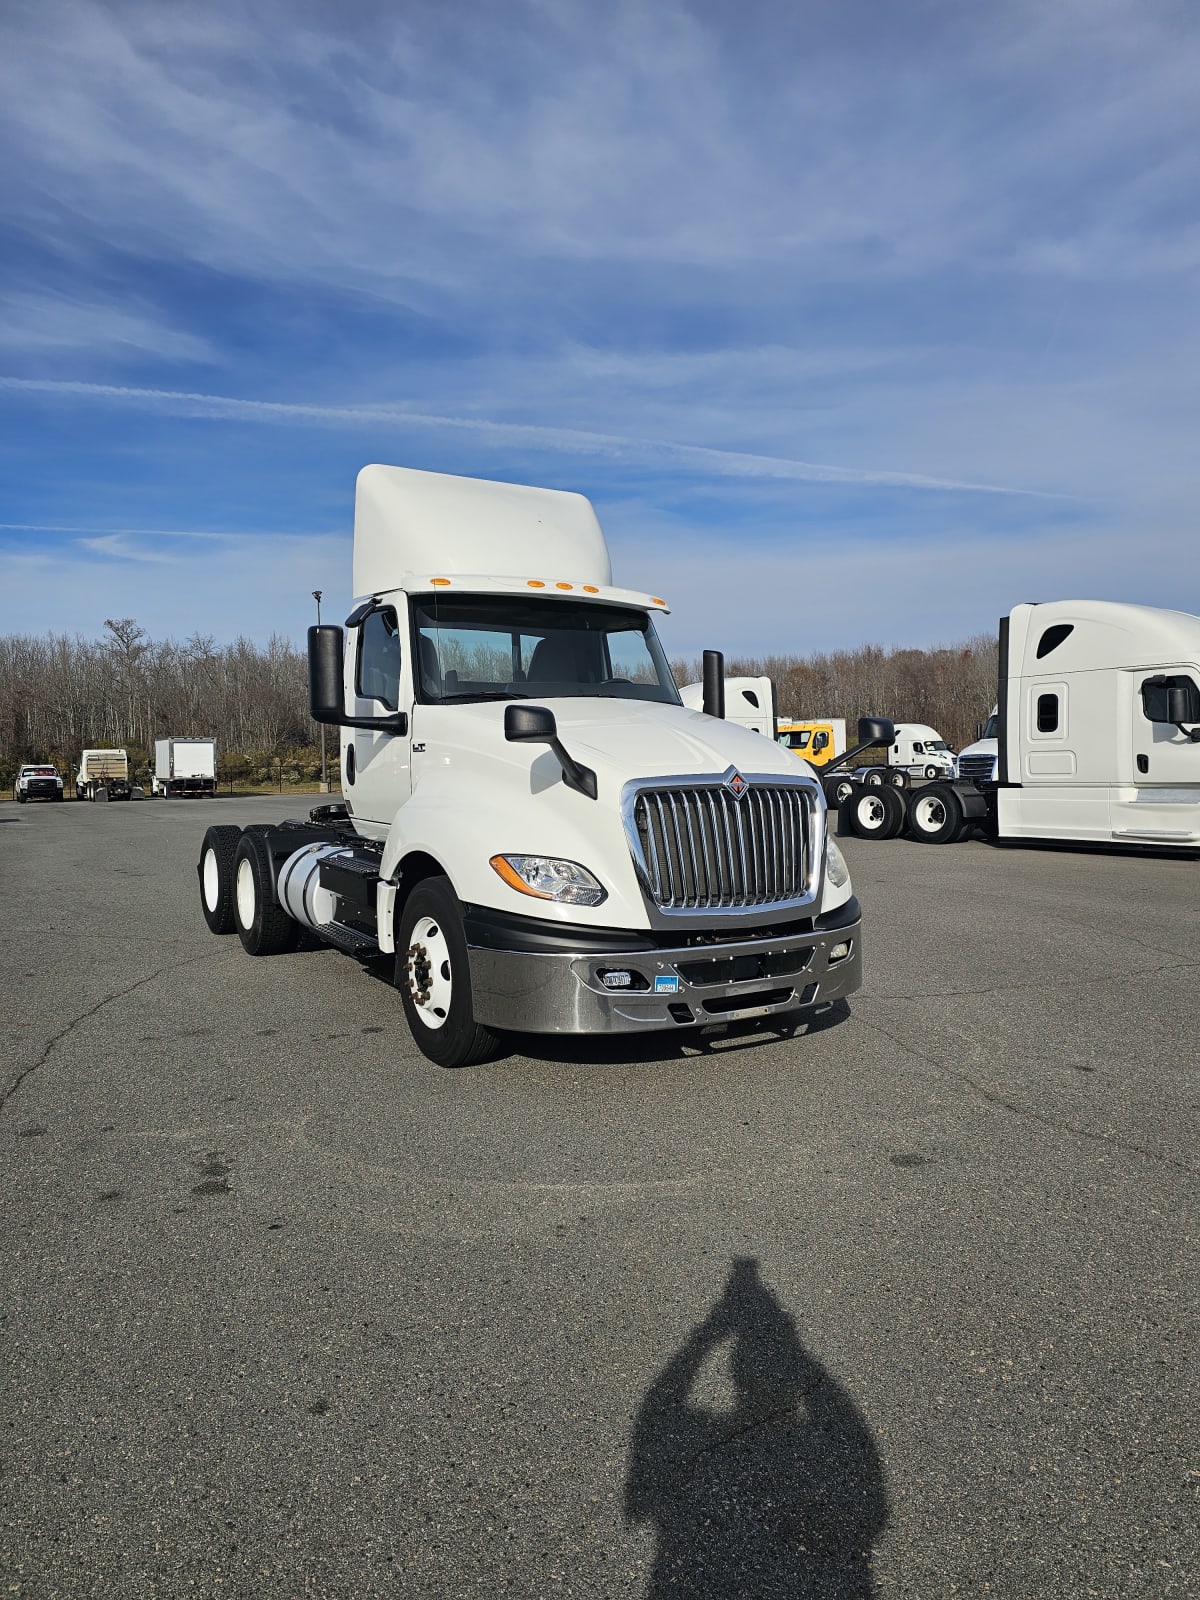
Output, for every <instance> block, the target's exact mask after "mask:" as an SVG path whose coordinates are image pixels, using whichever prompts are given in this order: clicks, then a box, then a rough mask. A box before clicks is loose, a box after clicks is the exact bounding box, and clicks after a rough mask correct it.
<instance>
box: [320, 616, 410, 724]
mask: <svg viewBox="0 0 1200 1600" xmlns="http://www.w3.org/2000/svg"><path fill="white" fill-rule="evenodd" d="M343 648H344V646H343V640H342V630H341V629H340V628H338V627H335V626H334V625H333V623H330V622H327V623H322V625H321V626H320V627H314V628H310V629H309V630H308V714H309V716H310V717H312V719H313V721H314V722H328V723H332V724H333V726H334V727H337V728H367V729H369V730H370V731H371V732H372V733H407V732H408V713H407V712H405V711H393V712H391V713H390V714H389V715H387V716H383V717H348V716H347V715H346V704H345V700H344V698H343V693H342V652H343Z"/></svg>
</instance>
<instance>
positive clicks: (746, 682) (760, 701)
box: [679, 678, 778, 739]
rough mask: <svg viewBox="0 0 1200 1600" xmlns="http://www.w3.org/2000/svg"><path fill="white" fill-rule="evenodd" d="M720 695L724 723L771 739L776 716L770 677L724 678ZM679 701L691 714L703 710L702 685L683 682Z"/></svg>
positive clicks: (773, 691) (773, 687) (773, 688)
mask: <svg viewBox="0 0 1200 1600" xmlns="http://www.w3.org/2000/svg"><path fill="white" fill-rule="evenodd" d="M723 692H724V695H725V709H724V711H723V712H722V713H721V714H722V716H723V717H724V718H725V720H726V722H736V723H737V725H738V727H739V728H749V729H750V730H751V732H752V733H761V734H762V735H763V737H764V738H767V739H774V737H775V728H776V724H777V722H778V717H777V716H776V712H775V685H774V683H773V682H772V681H771V679H770V678H726V679H725V680H724V689H723ZM679 698H680V699H681V700H682V701H683V703H684V705H685V706H687V708H688V709H689V710H690V711H700V710H702V709H703V705H704V685H703V684H702V683H685V684H684V686H683V688H682V689H681V690H680V691H679Z"/></svg>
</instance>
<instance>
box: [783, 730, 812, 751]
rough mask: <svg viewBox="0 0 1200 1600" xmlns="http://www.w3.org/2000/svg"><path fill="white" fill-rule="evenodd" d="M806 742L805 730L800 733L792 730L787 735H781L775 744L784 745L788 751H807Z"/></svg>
mask: <svg viewBox="0 0 1200 1600" xmlns="http://www.w3.org/2000/svg"><path fill="white" fill-rule="evenodd" d="M808 740H809V732H808V730H807V729H805V730H804V732H802V733H801V732H797V731H796V730H794V729H793V730H791V731H789V732H787V733H781V734H780V735H779V737H778V739H777V740H776V741H775V742H776V744H782V745H786V746H787V748H788V749H789V750H807V749H808Z"/></svg>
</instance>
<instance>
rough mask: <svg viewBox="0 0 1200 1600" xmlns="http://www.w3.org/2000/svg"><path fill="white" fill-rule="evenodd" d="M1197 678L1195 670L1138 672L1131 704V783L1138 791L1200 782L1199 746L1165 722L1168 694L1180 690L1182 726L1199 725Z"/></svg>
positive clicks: (1189, 668) (1198, 676)
mask: <svg viewBox="0 0 1200 1600" xmlns="http://www.w3.org/2000/svg"><path fill="white" fill-rule="evenodd" d="M1198 678H1200V673H1198V672H1197V670H1196V668H1195V667H1177V668H1175V669H1174V670H1173V671H1172V670H1167V671H1161V672H1141V673H1138V675H1137V679H1136V692H1135V695H1134V702H1133V765H1134V774H1133V781H1134V783H1136V784H1137V785H1138V787H1139V788H1143V789H1144V788H1154V787H1162V786H1166V787H1168V788H1171V787H1177V786H1178V785H1180V784H1197V783H1200V745H1198V744H1193V743H1192V741H1191V740H1190V739H1189V738H1188V736H1187V734H1186V733H1183V732H1181V731H1180V729H1179V728H1177V727H1176V726H1175V724H1174V723H1173V722H1168V721H1167V720H1166V718H1167V691H1168V689H1181V690H1182V691H1183V692H1184V695H1185V699H1186V710H1187V712H1188V715H1187V718H1186V720H1185V721H1184V724H1183V726H1184V727H1185V728H1189V727H1196V726H1197V725H1200V683H1198V682H1197V679H1198ZM1197 800H1200V795H1197Z"/></svg>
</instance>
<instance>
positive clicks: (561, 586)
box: [554, 583, 574, 589]
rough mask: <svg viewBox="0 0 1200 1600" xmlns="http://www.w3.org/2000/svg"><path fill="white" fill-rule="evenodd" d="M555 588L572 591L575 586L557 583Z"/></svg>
mask: <svg viewBox="0 0 1200 1600" xmlns="http://www.w3.org/2000/svg"><path fill="white" fill-rule="evenodd" d="M554 587H555V588H556V589H570V588H573V587H574V586H573V585H572V584H569V583H556V584H555V585H554Z"/></svg>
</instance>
